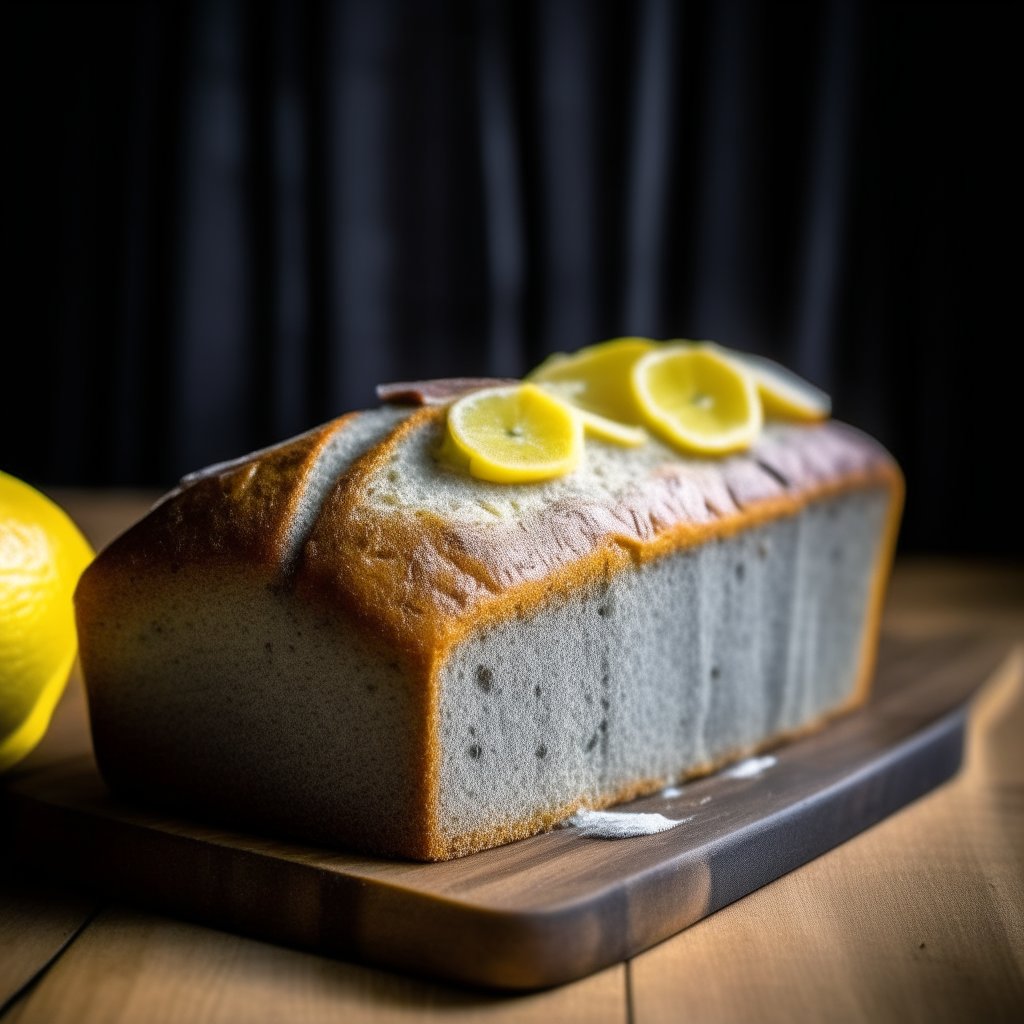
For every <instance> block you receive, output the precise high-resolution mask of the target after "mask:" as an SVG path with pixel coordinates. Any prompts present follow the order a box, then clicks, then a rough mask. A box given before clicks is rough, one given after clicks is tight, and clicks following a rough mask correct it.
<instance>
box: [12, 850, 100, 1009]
mask: <svg viewBox="0 0 1024 1024" xmlns="http://www.w3.org/2000/svg"><path fill="white" fill-rule="evenodd" d="M97 907H98V901H97V900H96V899H95V897H91V896H88V895H85V894H82V893H79V892H77V891H75V890H74V889H69V888H67V887H65V886H61V885H56V884H53V883H51V882H47V881H43V880H40V879H38V878H35V877H33V876H32V875H30V874H29V873H28V872H27V871H25V870H24V869H21V868H18V867H17V866H15V865H14V864H11V863H10V862H9V861H6V860H2V861H0V1012H2V1010H3V1008H4V1007H5V1006H6V1005H7V1004H8V1003H9V1002H10V1001H11V1000H12V999H14V998H15V997H16V996H17V995H18V993H19V992H20V991H21V990H22V989H23V988H24V987H25V986H26V985H28V984H30V983H31V981H32V980H33V979H34V978H35V977H36V976H37V975H38V974H39V973H40V972H41V971H43V970H45V969H46V967H47V966H48V965H49V964H50V962H51V961H52V960H54V959H55V958H56V957H57V956H59V955H60V953H61V951H62V950H63V949H64V947H65V946H66V945H67V943H68V942H70V941H71V940H72V939H73V938H74V936H75V934H76V933H77V932H78V930H79V929H80V928H82V927H83V926H84V925H85V924H86V922H87V921H88V920H89V917H90V916H91V915H92V914H93V912H94V911H95V910H96V909H97Z"/></svg>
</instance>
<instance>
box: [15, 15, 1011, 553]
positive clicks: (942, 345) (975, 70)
mask: <svg viewBox="0 0 1024 1024" xmlns="http://www.w3.org/2000/svg"><path fill="white" fill-rule="evenodd" d="M1019 21H1020V5H1019V4H1005V5H1003V4H984V3H920V4H910V3H898V2H881V3H867V2H865V3H856V2H853V0H832V2H825V3H817V4H809V3H784V2H753V0H750V2H745V0H720V2H717V3H707V2H705V3H699V2H693V0H687V2H682V0H680V2H672V0H637V2H633V3H627V2H622V0H536V2H526V0H509V2H500V0H479V2H472V0H409V2H401V0H296V2H283V0H202V2H198V3H192V4H188V3H182V2H166V3H160V2H148V3H147V2H142V3H132V4H124V3H101V2H85V0H79V2H76V3H54V2H47V0H33V2H29V3H5V4H4V5H3V6H2V8H0V64H2V74H3V99H2V105H3V113H2V119H3V120H2V129H0V130H2V137H3V143H4V151H5V155H4V157H3V161H2V163H3V167H2V173H3V183H2V189H0V209H2V212H0V217H2V223H0V239H2V240H0V244H2V251H3V258H4V272H3V275H2V303H0V329H2V335H3V342H2V344H3V360H2V376H3V389H2V414H0V415H2V424H0V465H2V466H3V468H5V469H7V470H8V471H10V472H13V473H16V474H18V475H21V476H23V477H25V478H28V479H30V480H34V481H37V482H43V483H47V482H49V483H61V484H91V485H99V484H120V485H129V484H135V485H138V484H145V485H154V484H166V483H168V482H170V481H172V480H173V479H174V478H175V477H176V476H178V475H179V474H181V473H183V472H185V471H187V470H191V469H194V468H196V467H197V466H200V465H202V464H205V463H208V462H212V461H215V460H218V459H222V458H226V457H230V456H233V455H237V454H239V453H241V452H244V451H246V450H248V449H252V448H256V447H259V446H261V445H264V444H266V443H269V442H271V441H273V440H276V439H279V438H283V437H286V436H288V435H290V434H292V433H295V432H298V431H300V430H302V429H304V428H306V427H308V426H310V425H312V424H314V423H317V422H320V421H322V420H324V419H326V418H328V417H330V416H333V415H336V414H338V413H340V412H342V411H344V410H347V409H350V408H353V407H359V406H365V405H368V404H371V403H373V402H374V398H373V385H374V384H375V383H377V382H378V381H385V380H391V379H407V378H415V377H430V376H444V375H454V374H513V375H516V374H519V373H521V372H523V371H525V370H526V369H527V368H529V367H530V366H531V365H532V364H534V363H536V362H537V361H538V360H539V359H540V358H541V357H542V356H543V355H544V354H545V353H547V352H550V351H552V350H558V349H573V348H576V347H578V346H580V345H584V344H588V343H590V342H594V341H597V340H600V339H602V338H607V337H612V336H615V335H620V334H627V333H628V334H647V335H651V336H654V337H662V338H667V337H678V336H684V337H711V338H714V339H716V340H718V341H720V342H722V343H724V344H727V345H732V346H736V347H740V348H745V349H750V350H753V351H758V352H763V353H766V354H769V355H772V356H774V357H775V358H778V359H780V360H782V361H784V362H786V363H788V364H789V365H791V366H793V367H794V368H795V369H797V370H799V371H800V372H801V373H803V374H805V375H806V376H808V377H810V378H811V379H812V380H814V381H816V382H818V383H819V384H821V385H823V386H824V387H826V388H827V389H829V390H830V391H831V392H832V394H833V396H834V399H835V408H836V412H837V415H839V416H840V417H842V418H844V419H846V420H849V421H851V422H853V423H855V424H858V425H859V426H862V427H863V428H865V429H866V430H868V431H870V432H871V433H873V434H875V435H876V436H878V437H879V438H881V440H883V441H884V442H885V443H886V444H887V445H888V446H889V447H890V448H891V449H892V450H893V452H894V453H895V454H896V456H897V457H898V458H899V459H900V461H901V463H902V465H903V466H904V469H905V471H906V474H907V477H908V483H909V501H908V508H907V517H906V520H905V528H904V535H903V542H904V545H905V546H906V547H910V548H917V549H931V550H946V551H971V552H976V553H978V552H989V553H1002V554H1017V555H1020V554H1022V553H1024V541H1022V533H1024V531H1022V530H1021V528H1020V517H1019V513H1018V512H1017V509H1016V507H1015V503H1014V501H1013V500H1012V499H1010V498H1009V497H1008V495H1010V494H1012V487H1009V486H1007V484H1008V482H1009V481H1012V479H1013V478H1015V477H1016V476H1017V475H1018V473H1019V469H1020V466H1021V464H1022V461H1024V459H1022V456H1021V449H1022V442H1024V430H1022V427H1021V422H1022V415H1024V402H1022V400H1021V394H1022V377H1024V359H1022V356H1021V331H1020V327H1019V313H1018V306H1019V291H1020V288H1019V284H1018V282H1019V274H1020V265H1019V260H1018V258H1017V248H1018V245H1017V239H1018V237H1019V218H1018V203H1017V195H1018V193H1019V191H1020V182H1021V176H1020V175H1021V166H1020V163H1019V160H1018V158H1017V156H1016V144H1015V143H1014V142H1013V139H1014V138H1015V137H1016V136H1019V135H1020V124H1021V116H1020V115H1021V110H1020V104H1019V99H1018V97H1019V95H1020V93H1021V82H1020V77H1021V76H1020V67H1021V60H1020V50H1021V35H1020V32H1019Z"/></svg>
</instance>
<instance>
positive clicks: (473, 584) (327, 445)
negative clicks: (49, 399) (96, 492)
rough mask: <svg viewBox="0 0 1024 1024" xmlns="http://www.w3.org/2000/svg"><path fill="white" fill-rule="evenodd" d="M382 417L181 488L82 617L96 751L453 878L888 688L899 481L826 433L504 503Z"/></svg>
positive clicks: (140, 772)
mask: <svg viewBox="0 0 1024 1024" xmlns="http://www.w3.org/2000/svg"><path fill="white" fill-rule="evenodd" d="M444 417H445V409H444V407H443V405H439V406H438V405H433V406H432V405H422V406H419V407H416V406H412V405H384V406H382V407H380V408H378V409H375V410H371V411H367V412H360V413H353V414H350V415H347V416H344V417H342V418H340V419H337V420H335V421H333V422H331V423H328V424H326V425H325V426H323V427H320V428H318V429H316V430H313V431H311V432H309V433H307V434H304V435H302V436H300V437H298V438H295V439H293V440H291V441H288V442H285V443H283V444H280V445H277V446H275V447H273V448H269V449H267V450H265V451H262V452H258V453H256V454H253V455H251V456H247V457H245V458H243V459H240V460H237V461H235V462H231V463H226V464H222V465H219V466H214V467H211V468H210V469H208V470H205V471H203V472H201V473H198V474H195V475H193V476H191V477H187V478H186V479H185V480H183V481H182V483H181V485H180V486H179V487H178V488H177V489H176V490H174V491H172V492H171V493H170V494H169V495H167V496H166V497H165V498H164V499H162V501H161V502H160V503H159V504H158V505H157V506H156V507H154V509H153V510H152V511H151V512H150V513H149V514H148V515H147V516H146V518H145V519H143V520H142V521H141V522H140V523H138V524H137V525H136V526H135V527H133V528H132V529H131V530H129V531H128V532H127V533H126V534H124V535H123V536H121V537H120V538H119V539H118V540H116V541H115V542H114V543H113V544H112V545H111V546H110V547H108V548H107V549H106V550H105V551H104V552H103V553H102V554H101V555H100V556H99V557H98V558H97V559H96V561H95V562H94V563H93V564H92V565H91V566H90V568H89V569H88V570H87V571H86V573H85V575H84V576H83V578H82V581H81V583H80V585H79V588H78V592H77V596H76V602H77V615H78V623H79V633H80V638H81V658H82V665H83V669H84V675H85V680H86V685H87V690H88V698H89V710H90V717H91V722H92V730H93V737H94V741H95V750H96V756H97V760H98V763H99V766H100V769H101V771H102V774H103V776H104V778H105V779H106V780H107V782H108V784H109V785H110V786H111V787H112V788H113V789H114V790H115V791H117V792H121V793H125V794H130V795H136V796H139V797H142V798H144V799H146V800H149V801H155V802H158V803H160V804H163V805H167V806H172V807H176V808H181V809H185V810H187V811H188V812H189V813H192V814H197V815H200V816H202V817H203V818H205V819H207V820H213V821H216V822H222V823H233V824H236V825H240V826H245V827H250V828H255V829H259V830H261V831H263V832H265V833H270V834H275V835H280V836H285V837H293V838H300V839H303V840H307V841H313V842H316V843H320V844H327V845H331V846H339V847H345V848H350V849H351V848H354V849H358V850H362V851H366V852H369V853H374V854H383V855H390V856H400V857H407V858H413V859H417V860H445V859H449V858H452V857H458V856H462V855H464V854H468V853H471V852H473V851H476V850H482V849H485V848H487V847H491V846H495V845H497V844H500V843H505V842H508V841H510V840H514V839H518V838H521V837H525V836H529V835H531V834H534V833H536V832H538V831H541V830H544V829H546V828H550V827H551V826H552V825H554V824H556V823H557V822H559V821H560V820H562V819H564V818H566V817H568V816H570V815H571V814H573V813H574V812H575V811H576V810H578V809H580V808H584V807H586V808H602V807H606V806H608V805H611V804H614V803H616V802H618V801H622V800H625V799H628V798H631V797H634V796H638V795H641V794H646V793H651V792H653V791H656V790H658V789H659V788H660V787H663V786H664V785H666V784H667V783H673V782H677V781H679V780H681V779H684V778H687V777H689V776H693V775H696V774H699V773H703V772H708V771H710V770H713V769H714V768H716V766H719V765H722V764H724V763H726V762H727V761H729V760H730V759H734V758H737V757H741V756H745V755H747V754H749V753H752V752H755V751H758V750H762V749H764V748H766V747H768V746H770V745H772V744H775V743H777V742H779V741H780V740H781V739H783V738H786V737H790V736H793V735H795V734H798V733H800V732H802V731H805V730H809V729H812V728H815V727H816V726H818V725H819V724H820V723H822V722H823V721H825V720H827V719H828V718H829V716H832V715H835V714H837V713H839V712H841V711H843V710H844V709H849V708H852V707H854V706H856V705H858V704H859V703H861V702H863V701H864V700H865V699H866V697H867V694H868V688H869V685H870V679H871V676H872V671H873V660H874V655H875V647H876V640H877V633H878V626H879V616H880V610H881V604H882V599H883V594H884V588H885V583H886V578H887V573H888V569H889V564H890V560H891V555H892V550H893V546H894V541H895V535H896V530H897V525H898V521H899V515H900V509H901V503H902V478H901V476H900V472H899V470H898V468H897V466H896V464H895V463H894V462H893V460H892V459H891V457H890V456H889V455H888V454H887V453H886V452H885V450H884V449H883V448H881V447H880V446H879V445H878V444H877V443H876V442H874V441H872V440H871V439H870V438H868V437H866V436H865V435H863V434H862V433H860V432H858V431H857V430H855V429H853V428H851V427H848V426H845V425H843V424H840V423H838V422H835V421H828V422H823V423H818V424H811V425H804V424H785V423H769V424H768V425H767V426H766V427H765V429H764V430H763V431H762V433H761V434H760V436H759V438H758V440H757V441H756V443H755V444H754V445H753V447H752V448H751V449H750V450H748V451H746V452H743V453H740V454H735V455H731V456H728V457H725V458H719V459H701V458H694V457H687V456H683V455H681V454H679V453H678V452H677V451H675V450H673V449H671V448H669V447H666V446H665V445H663V444H662V443H660V442H659V441H656V440H651V441H650V442H648V443H647V444H644V445H642V446H641V447H639V448H632V449H626V448H622V447H616V446H614V445H609V444H603V443H601V442H599V441H588V443H587V452H586V458H585V460H584V461H583V462H582V463H581V465H580V466H579V467H578V468H577V469H576V470H575V471H574V472H572V473H570V474H568V475H565V476H562V477H560V478H558V479H552V480H548V481H545V482H542V483H531V484H522V485H509V484H506V485H501V484H494V483H488V482H486V481H484V480H478V479H474V478H472V477H470V476H467V475H465V474H460V473H458V472H455V471H453V470H452V469H451V468H450V467H448V466H446V465H445V463H444V462H443V460H440V459H439V458H438V451H439V449H440V447H441V440H442V434H443V431H444V423H445V418H444Z"/></svg>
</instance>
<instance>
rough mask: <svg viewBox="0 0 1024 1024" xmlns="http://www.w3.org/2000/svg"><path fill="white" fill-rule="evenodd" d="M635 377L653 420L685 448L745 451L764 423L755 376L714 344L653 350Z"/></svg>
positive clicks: (649, 420)
mask: <svg viewBox="0 0 1024 1024" xmlns="http://www.w3.org/2000/svg"><path fill="white" fill-rule="evenodd" d="M632 383H633V391H634V393H635V395H636V400H637V402H638V404H639V405H640V407H641V408H642V409H643V412H644V417H645V419H646V422H647V425H648V426H649V427H650V428H651V429H652V430H653V431H655V432H656V433H658V434H660V435H661V436H662V437H663V438H665V439H666V440H667V441H668V442H669V443H671V444H673V445H675V446H676V447H678V448H682V449H683V450H684V451H689V452H696V453H698V454H701V455H724V454H726V453H727V452H734V451H739V450H741V449H743V448H749V447H750V445H751V443H752V442H753V440H754V438H755V437H756V436H757V433H758V431H759V430H760V429H761V421H762V412H761V400H760V398H759V397H758V393H757V385H756V384H755V383H754V378H753V376H752V375H751V374H750V373H747V372H745V371H744V370H743V368H742V365H741V364H740V363H738V362H735V361H733V360H732V359H730V358H728V357H726V356H724V355H722V354H721V353H719V352H717V351H716V350H715V348H714V347H712V346H710V345H673V346H671V347H667V348H663V349H660V350H656V351H654V352H649V353H648V354H647V355H645V356H643V357H642V358H641V359H640V360H639V361H638V362H637V364H636V365H635V366H634V367H633V373H632Z"/></svg>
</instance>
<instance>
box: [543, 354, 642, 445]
mask: <svg viewBox="0 0 1024 1024" xmlns="http://www.w3.org/2000/svg"><path fill="white" fill-rule="evenodd" d="M656 347H657V342H654V341H651V340H650V339H649V338H615V339H613V340H612V341H602V342H601V343H600V344H599V345H588V346H587V347H586V348H581V349H580V350H579V351H578V352H574V353H573V354H572V355H571V356H567V355H564V354H563V353H558V354H556V355H554V356H550V357H548V358H547V359H546V360H545V361H544V362H543V363H541V364H540V366H538V367H537V369H536V370H534V371H533V372H532V373H530V374H529V375H528V376H527V378H526V379H527V380H529V381H534V382H536V383H538V384H540V383H544V384H553V385H557V386H558V388H559V391H558V394H559V396H560V397H562V398H565V399H566V400H567V401H570V402H572V404H573V405H575V406H577V407H579V408H580V409H582V410H583V411H584V412H588V413H594V414H595V415H597V416H602V417H604V418H605V419H608V420H614V421H616V422H617V423H625V424H629V425H632V426H638V425H641V424H642V423H643V422H644V415H643V412H642V410H641V409H640V408H639V406H638V405H637V403H636V398H635V396H634V394H633V390H632V388H631V386H630V376H629V375H630V373H631V371H632V369H633V367H634V365H635V364H636V362H637V360H638V359H640V358H642V357H643V356H645V355H646V354H647V353H648V352H650V351H652V350H653V349H655V348H656Z"/></svg>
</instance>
